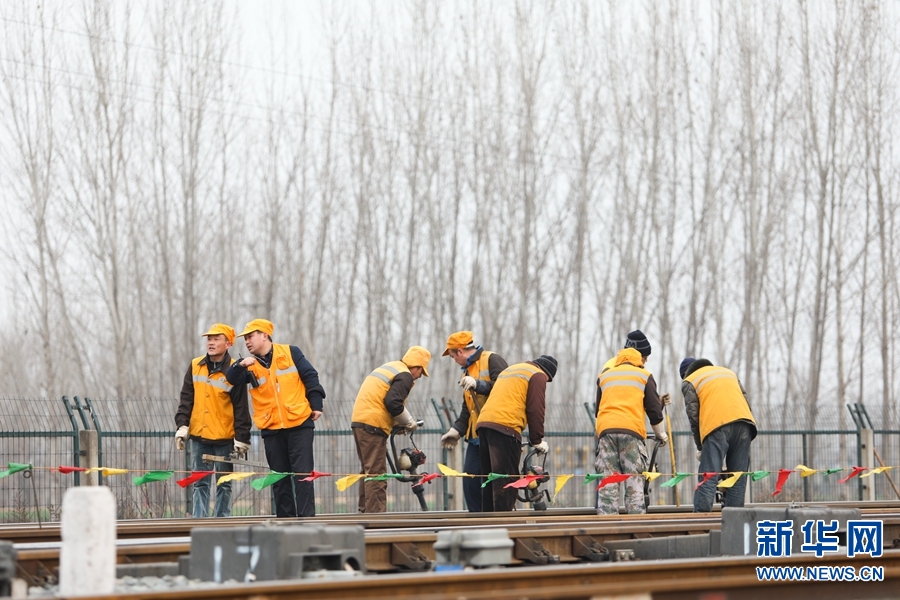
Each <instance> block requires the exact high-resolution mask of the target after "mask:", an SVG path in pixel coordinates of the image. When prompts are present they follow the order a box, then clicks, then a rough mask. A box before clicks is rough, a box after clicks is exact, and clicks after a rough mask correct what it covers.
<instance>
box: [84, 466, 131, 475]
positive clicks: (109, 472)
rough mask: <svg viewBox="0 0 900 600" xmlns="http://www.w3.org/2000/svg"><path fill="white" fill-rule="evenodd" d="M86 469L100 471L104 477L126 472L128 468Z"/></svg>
mask: <svg viewBox="0 0 900 600" xmlns="http://www.w3.org/2000/svg"><path fill="white" fill-rule="evenodd" d="M88 471H100V472H102V473H103V476H104V477H109V476H110V475H124V474H125V473H127V472H128V469H106V468H104V469H88Z"/></svg>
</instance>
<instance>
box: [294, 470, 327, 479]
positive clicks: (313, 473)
mask: <svg viewBox="0 0 900 600" xmlns="http://www.w3.org/2000/svg"><path fill="white" fill-rule="evenodd" d="M319 477H331V473H322V472H320V471H310V472H309V476H308V477H304V478H303V479H301V480H300V481H315V480H316V479H318V478H319Z"/></svg>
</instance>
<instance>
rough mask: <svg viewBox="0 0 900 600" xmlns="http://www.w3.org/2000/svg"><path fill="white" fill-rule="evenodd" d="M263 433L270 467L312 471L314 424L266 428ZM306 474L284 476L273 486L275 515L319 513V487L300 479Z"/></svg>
mask: <svg viewBox="0 0 900 600" xmlns="http://www.w3.org/2000/svg"><path fill="white" fill-rule="evenodd" d="M264 433H265V435H263V443H264V444H265V445H266V460H267V461H268V462H269V468H270V469H272V470H273V471H278V472H279V473H310V472H312V470H313V469H314V468H315V460H314V459H313V436H314V434H315V429H313V428H312V427H291V428H290V429H277V430H272V429H270V430H267V431H265V432H264ZM304 477H306V475H295V476H293V477H285V478H284V479H282V480H281V481H278V482H276V483H275V484H274V485H273V486H272V493H273V494H274V495H275V515H276V516H278V517H314V516H316V490H315V487H314V485H313V482H312V481H300V480H301V479H303V478H304Z"/></svg>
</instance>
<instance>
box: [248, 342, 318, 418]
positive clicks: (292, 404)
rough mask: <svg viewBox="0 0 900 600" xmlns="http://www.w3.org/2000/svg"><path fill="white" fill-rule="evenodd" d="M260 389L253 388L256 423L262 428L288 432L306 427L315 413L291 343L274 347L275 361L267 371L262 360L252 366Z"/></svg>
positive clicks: (251, 369)
mask: <svg viewBox="0 0 900 600" xmlns="http://www.w3.org/2000/svg"><path fill="white" fill-rule="evenodd" d="M249 369H250V371H252V372H253V374H254V375H255V376H256V380H257V381H258V382H259V387H256V388H250V399H251V400H252V401H253V422H254V423H256V426H257V427H259V428H260V429H288V428H290V427H297V426H299V425H302V424H303V423H304V422H305V421H306V420H307V419H308V418H309V416H310V415H311V414H312V408H311V407H310V406H309V400H307V399H306V386H305V385H304V384H303V381H302V380H301V379H300V373H299V372H298V371H297V365H295V364H294V359H293V357H292V356H291V347H290V346H288V345H287V344H272V362H271V364H270V365H269V368H268V369H267V368H265V367H264V366H262V364H260V363H259V361H256V362H254V363H253V364H252V365H250V367H249Z"/></svg>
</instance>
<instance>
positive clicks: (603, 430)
mask: <svg viewBox="0 0 900 600" xmlns="http://www.w3.org/2000/svg"><path fill="white" fill-rule="evenodd" d="M633 333H635V332H632V333H630V334H628V335H629V338H628V341H627V342H626V347H625V348H623V349H622V350H620V351H619V353H618V354H617V355H616V357H615V360H614V362H613V366H612V367H610V368H609V369H606V370H604V371H601V373H600V374H599V375H598V376H597V419H596V423H595V431H596V434H597V438H598V443H597V462H596V463H595V466H596V467H597V472H598V473H602V474H604V475H611V474H613V473H621V474H628V475H633V476H632V477H629V478H628V479H626V480H625V511H626V512H627V513H628V514H641V513H645V512H647V507H646V506H645V505H644V480H643V478H642V477H640V474H641V473H643V472H644V471H646V470H647V469H648V468H649V459H648V457H647V446H646V443H645V440H646V438H647V433H646V428H645V426H644V415H645V414H646V415H647V417H648V418H649V419H650V426H651V427H652V428H653V433H654V435H655V436H656V439H657V440H659V443H660V445H665V444H666V443H667V442H668V436H667V435H666V432H665V431H664V430H663V426H662V422H663V412H662V411H663V405H662V402H661V401H660V397H659V392H657V389H656V380H655V379H654V378H653V374H652V373H650V371H648V370H647V369H645V368H644V363H645V362H646V360H647V356H649V355H650V343H649V342H648V341H647V338H646V337H643V334H641V337H642V338H643V340H642V341H641V340H639V341H637V343H633V344H631V345H629V343H628V342H633V341H634V337H637V336H634V337H632V334H633ZM637 333H640V332H639V331H638V332H637ZM644 353H646V354H644ZM597 514H598V515H617V514H619V486H617V485H610V486H604V487H602V488H600V489H599V490H597Z"/></svg>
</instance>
